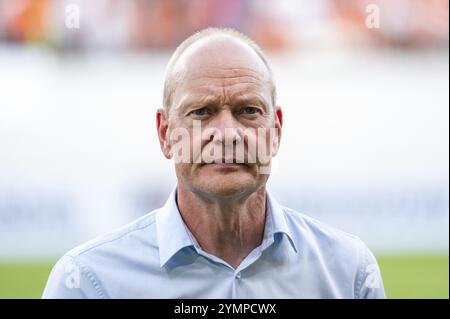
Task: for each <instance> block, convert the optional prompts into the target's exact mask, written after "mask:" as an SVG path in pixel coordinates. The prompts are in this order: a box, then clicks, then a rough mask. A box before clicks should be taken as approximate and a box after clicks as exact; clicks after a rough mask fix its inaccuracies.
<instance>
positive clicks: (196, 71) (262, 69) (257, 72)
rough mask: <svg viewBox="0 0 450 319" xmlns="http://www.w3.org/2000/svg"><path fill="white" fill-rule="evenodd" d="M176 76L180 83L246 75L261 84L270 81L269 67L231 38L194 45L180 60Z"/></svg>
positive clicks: (245, 46)
mask: <svg viewBox="0 0 450 319" xmlns="http://www.w3.org/2000/svg"><path fill="white" fill-rule="evenodd" d="M172 72H173V74H174V75H175V77H176V78H177V79H179V80H181V79H183V80H189V79H196V78H199V77H202V76H205V77H211V78H212V79H213V78H227V77H230V78H231V77H233V76H239V75H245V74H248V75H249V76H252V77H255V78H258V79H260V80H261V81H269V79H270V75H269V71H268V70H267V67H266V65H265V64H264V62H263V61H262V59H261V57H260V56H259V55H258V54H257V53H256V52H255V50H253V49H252V48H251V47H250V46H249V45H248V44H246V43H245V42H243V41H241V40H239V39H235V38H232V37H230V36H227V35H220V36H212V37H206V38H203V39H200V40H198V41H196V42H195V43H193V44H191V45H190V46H189V47H188V48H187V49H186V50H185V51H184V52H183V53H182V54H181V56H180V57H179V58H178V61H177V62H176V63H175V65H174V67H173V69H172Z"/></svg>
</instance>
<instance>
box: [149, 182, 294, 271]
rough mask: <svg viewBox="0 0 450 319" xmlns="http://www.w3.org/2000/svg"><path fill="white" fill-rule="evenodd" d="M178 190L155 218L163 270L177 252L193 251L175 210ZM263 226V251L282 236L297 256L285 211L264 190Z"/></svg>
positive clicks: (193, 243) (192, 241) (172, 193)
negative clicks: (184, 249)
mask: <svg viewBox="0 0 450 319" xmlns="http://www.w3.org/2000/svg"><path fill="white" fill-rule="evenodd" d="M176 195H177V188H176V187H175V188H174V189H173V190H172V192H171V193H170V195H169V198H168V199H167V201H166V203H165V204H164V206H163V207H162V208H161V209H160V210H159V211H158V213H157V214H156V217H155V218H156V232H157V239H158V246H159V261H160V266H161V267H163V266H164V265H166V264H167V262H168V261H169V260H170V259H171V258H172V257H173V256H174V255H175V254H177V253H178V252H179V251H180V250H182V249H183V248H185V247H195V245H196V243H195V239H193V238H192V237H191V236H192V235H190V231H189V229H188V228H187V226H186V224H185V223H184V221H183V219H182V217H181V214H180V211H179V210H178V206H177V198H176ZM266 204H267V205H266V207H267V208H266V209H267V216H266V224H265V227H264V238H263V243H262V246H263V247H262V249H265V248H266V247H264V246H265V245H266V246H269V245H270V244H271V243H273V241H274V240H275V236H276V234H282V235H285V236H286V237H287V238H288V240H289V243H290V245H291V247H292V249H293V250H294V251H295V252H297V248H296V246H295V242H294V240H293V238H294V237H293V235H292V230H291V229H290V228H289V226H288V224H287V222H286V217H285V214H284V211H283V209H282V207H281V206H280V204H278V202H277V201H276V200H275V198H274V197H273V195H271V194H270V192H269V191H267V190H266Z"/></svg>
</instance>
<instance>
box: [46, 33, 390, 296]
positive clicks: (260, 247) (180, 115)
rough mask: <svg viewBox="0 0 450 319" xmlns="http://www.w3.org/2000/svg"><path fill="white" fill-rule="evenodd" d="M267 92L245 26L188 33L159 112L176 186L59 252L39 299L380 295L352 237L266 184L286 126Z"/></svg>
mask: <svg viewBox="0 0 450 319" xmlns="http://www.w3.org/2000/svg"><path fill="white" fill-rule="evenodd" d="M275 91H276V90H275V84H274V82H273V78H272V72H271V70H270V67H269V65H268V63H267V60H266V58H265V57H264V55H263V53H262V52H261V50H260V49H259V48H258V46H257V45H256V44H255V43H253V42H252V41H251V40H250V39H248V38H247V37H245V36H244V35H242V34H240V33H238V32H236V31H233V30H230V29H214V28H211V29H206V30H203V31H200V32H198V33H196V34H194V35H193V36H191V37H189V38H188V39H186V40H185V41H184V42H183V43H182V44H181V45H180V46H179V47H178V48H177V50H176V51H175V53H174V55H173V56H172V58H171V60H170V62H169V65H168V68H167V74H166V79H165V87H164V107H163V108H162V109H159V110H158V111H157V131H158V136H159V141H160V145H161V149H162V151H163V153H164V155H165V156H166V157H167V158H168V159H170V158H173V159H175V171H176V175H177V179H178V183H177V187H176V188H175V189H174V191H173V192H172V194H171V195H170V197H169V199H168V201H167V203H166V204H165V206H164V207H162V208H160V209H157V210H155V211H153V212H151V213H149V214H148V215H146V216H144V217H142V218H140V219H138V220H137V221H135V222H133V223H132V224H130V225H127V226H125V227H123V228H121V229H119V230H117V231H114V232H112V233H111V234H108V235H105V236H101V237H99V238H97V239H94V240H93V241H91V242H89V243H87V244H84V245H82V246H80V247H77V248H75V249H73V250H71V251H70V252H68V253H67V254H66V255H65V256H64V257H62V258H61V259H60V260H59V261H58V263H57V264H56V265H55V267H54V269H53V271H52V273H51V275H50V278H49V280H48V283H47V286H46V288H45V291H44V296H43V297H44V298H384V297H385V294H384V289H383V284H382V281H381V277H380V272H379V269H378V266H377V262H376V260H375V258H374V256H373V255H372V253H371V252H370V251H369V249H368V248H367V247H366V246H365V244H364V243H363V242H362V241H361V240H360V239H358V238H357V237H355V236H352V235H349V234H346V233H344V232H341V231H338V230H335V229H333V228H331V227H328V226H325V225H323V224H321V223H320V222H318V221H315V220H313V219H311V218H309V217H307V216H304V215H302V214H300V213H298V212H295V211H293V210H291V209H288V208H285V207H282V206H280V204H278V203H277V202H276V200H275V199H274V197H273V196H272V195H270V193H269V192H268V191H267V190H266V182H267V179H268V177H269V172H270V159H271V158H272V157H273V156H275V155H276V153H277V151H278V145H279V142H280V139H281V131H282V123H283V116H282V111H281V108H280V107H279V106H277V105H276V93H275ZM268 133H270V134H268Z"/></svg>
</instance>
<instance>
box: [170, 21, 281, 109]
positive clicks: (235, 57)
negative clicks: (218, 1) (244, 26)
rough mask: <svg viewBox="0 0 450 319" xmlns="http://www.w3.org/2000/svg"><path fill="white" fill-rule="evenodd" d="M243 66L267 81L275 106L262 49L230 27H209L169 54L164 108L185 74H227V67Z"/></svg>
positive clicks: (192, 76)
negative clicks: (170, 55)
mask: <svg viewBox="0 0 450 319" xmlns="http://www.w3.org/2000/svg"><path fill="white" fill-rule="evenodd" d="M242 69H246V70H248V72H250V73H251V74H253V75H254V76H255V77H258V78H260V79H261V80H262V81H264V82H265V83H266V85H267V86H268V88H269V90H270V93H271V101H270V102H271V104H272V106H273V107H274V106H275V102H276V101H275V99H276V89H275V84H274V81H273V76H272V71H271V68H270V66H269V64H268V62H267V59H266V58H265V56H264V54H263V52H262V51H261V49H260V48H259V47H258V45H257V44H255V43H254V42H253V41H252V40H251V39H249V38H248V37H246V36H245V35H243V34H241V33H239V32H237V31H235V30H232V29H217V28H208V29H204V30H202V31H199V32H197V33H195V34H193V35H192V36H190V37H189V38H187V39H186V40H185V41H183V42H182V43H181V44H180V45H179V46H178V48H177V49H176V50H175V52H174V54H173V55H172V57H171V59H170V61H169V63H168V66H167V70H166V78H165V83H164V100H163V104H164V108H165V109H166V110H168V109H170V107H171V105H172V102H173V94H174V93H175V91H176V89H177V87H178V86H179V85H180V84H181V83H182V82H183V81H185V80H186V79H187V78H188V77H189V78H190V79H192V78H195V77H196V74H197V73H202V74H203V75H204V74H206V75H208V74H210V75H211V77H217V76H220V75H221V72H223V71H224V70H228V71H227V72H226V74H225V73H224V77H227V78H228V77H229V76H230V73H229V70H242Z"/></svg>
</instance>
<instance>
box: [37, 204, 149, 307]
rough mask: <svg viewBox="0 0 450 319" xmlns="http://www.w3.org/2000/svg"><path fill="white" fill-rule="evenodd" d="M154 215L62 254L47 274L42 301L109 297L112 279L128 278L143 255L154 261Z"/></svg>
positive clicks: (139, 219) (140, 263) (144, 217)
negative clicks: (48, 299)
mask: <svg viewBox="0 0 450 319" xmlns="http://www.w3.org/2000/svg"><path fill="white" fill-rule="evenodd" d="M157 212H158V210H154V211H152V212H150V213H148V214H146V215H144V216H142V217H141V218H138V219H137V220H135V221H133V222H131V223H129V224H127V225H125V226H122V227H120V228H118V229H116V230H114V231H111V232H109V233H106V234H104V235H100V236H98V237H96V238H94V239H92V240H90V241H88V242H86V243H84V244H82V245H79V246H77V247H75V248H73V249H71V250H70V251H68V252H67V253H66V254H64V255H63V256H62V257H61V258H60V259H59V260H58V261H57V263H56V264H55V266H54V267H53V269H52V272H51V273H50V276H49V279H48V281H47V285H46V287H45V290H44V293H43V298H109V296H110V293H111V291H112V290H111V287H110V285H111V283H112V282H117V280H115V279H114V278H120V280H122V279H123V278H127V277H129V272H130V271H131V270H134V269H136V267H139V266H140V265H142V264H144V261H143V258H144V257H143V256H145V257H149V258H151V259H150V260H157V254H158V249H157V243H156V229H155V227H154V225H155V215H156V214H157ZM144 250H145V252H146V254H145V255H144V254H142V252H143V251H144ZM152 254H153V255H154V256H151V255H152ZM152 257H153V258H152ZM113 291H114V290H113Z"/></svg>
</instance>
